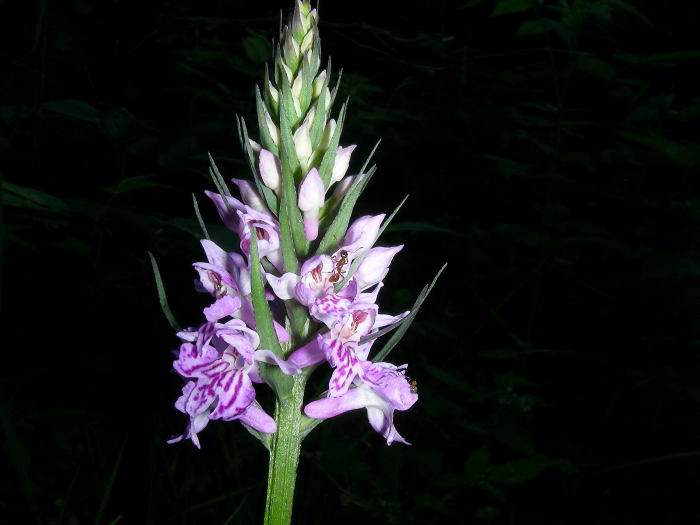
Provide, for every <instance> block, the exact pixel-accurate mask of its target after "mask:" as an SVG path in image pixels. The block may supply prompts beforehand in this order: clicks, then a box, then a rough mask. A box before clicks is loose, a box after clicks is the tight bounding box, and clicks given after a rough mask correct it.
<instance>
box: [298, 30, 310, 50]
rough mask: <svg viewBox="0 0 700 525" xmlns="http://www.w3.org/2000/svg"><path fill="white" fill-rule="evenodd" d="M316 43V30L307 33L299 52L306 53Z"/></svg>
mask: <svg viewBox="0 0 700 525" xmlns="http://www.w3.org/2000/svg"><path fill="white" fill-rule="evenodd" d="M313 43H314V32H313V31H309V32H308V33H306V36H305V37H304V40H302V42H301V46H300V47H299V52H300V53H301V54H302V55H303V54H304V53H306V52H307V51H308V50H309V49H311V46H312V45H313Z"/></svg>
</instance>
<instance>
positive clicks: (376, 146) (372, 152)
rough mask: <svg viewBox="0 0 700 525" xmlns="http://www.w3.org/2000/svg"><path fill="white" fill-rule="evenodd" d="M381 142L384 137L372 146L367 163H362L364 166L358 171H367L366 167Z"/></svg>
mask: <svg viewBox="0 0 700 525" xmlns="http://www.w3.org/2000/svg"><path fill="white" fill-rule="evenodd" d="M381 143H382V139H379V140H378V141H377V143H376V144H375V145H374V147H373V148H372V151H370V152H369V155H367V159H366V160H365V163H364V164H363V165H362V168H360V171H359V172H358V173H364V172H365V168H366V167H367V165H368V164H369V161H370V160H372V156H374V152H375V151H377V148H378V147H379V145H380V144H381Z"/></svg>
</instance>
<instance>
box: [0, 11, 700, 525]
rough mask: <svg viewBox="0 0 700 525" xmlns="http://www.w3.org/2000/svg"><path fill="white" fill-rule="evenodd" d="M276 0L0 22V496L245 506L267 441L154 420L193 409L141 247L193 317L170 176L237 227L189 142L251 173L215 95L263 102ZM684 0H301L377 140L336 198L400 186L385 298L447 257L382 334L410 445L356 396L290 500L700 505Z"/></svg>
mask: <svg viewBox="0 0 700 525" xmlns="http://www.w3.org/2000/svg"><path fill="white" fill-rule="evenodd" d="M413 5H415V7H409V6H413ZM288 7H289V6H288V5H287V4H286V2H283V3H271V4H264V5H263V4H262V3H260V2H243V1H233V0H229V1H223V0H219V1H211V2H205V3H202V4H201V5H196V6H195V4H193V3H191V2H184V1H172V0H171V1H165V0H155V1H153V2H151V3H150V4H149V5H148V6H146V5H145V4H144V3H142V2H135V1H125V0H123V1H120V2H117V1H115V2H89V1H87V0H70V1H66V2H61V3H49V2H47V1H46V0H38V1H37V2H31V3H24V4H22V8H23V9H24V10H25V12H24V13H23V15H24V16H22V17H18V18H16V19H14V18H13V19H12V20H9V19H6V20H4V23H5V24H6V25H10V24H13V25H14V26H15V27H13V28H9V27H8V28H6V34H11V33H10V29H15V31H16V32H17V35H18V36H17V37H16V38H13V39H12V40H11V41H10V42H8V43H7V45H6V46H5V47H4V48H3V49H2V51H1V53H2V54H3V57H4V58H5V59H6V66H5V74H4V75H3V78H2V81H1V84H0V153H1V164H0V170H1V171H0V180H1V188H2V199H1V203H2V208H1V210H0V221H1V222H0V225H1V226H2V229H1V232H2V244H1V249H2V258H1V259H0V261H1V265H2V295H1V301H2V303H1V305H0V308H1V309H2V321H3V327H4V328H5V329H4V333H5V334H8V333H9V339H7V340H6V342H5V344H4V345H3V347H4V357H5V360H4V367H3V371H2V376H1V377H2V397H1V398H0V399H1V400H2V401H0V423H1V425H2V432H1V433H0V435H1V436H2V438H1V441H0V444H1V446H2V459H0V461H1V462H2V463H0V464H1V465H2V466H3V471H4V472H6V475H5V476H3V477H2V479H1V480H0V516H3V518H0V522H2V523H31V522H34V523H47V524H62V523H71V524H73V523H89V522H95V523H117V522H123V523H154V524H161V523H163V524H164V523H233V522H234V521H236V522H243V523H255V522H259V521H260V520H261V517H262V510H263V501H264V490H265V480H266V473H267V457H266V453H265V450H264V449H262V447H260V445H259V444H258V443H257V442H255V441H254V440H252V439H250V436H249V435H248V434H247V433H246V432H245V430H244V429H243V428H241V426H240V425H238V424H237V423H232V424H218V425H217V424H212V425H210V426H209V428H207V430H206V431H205V433H203V434H202V441H203V450H202V451H197V450H195V449H194V448H193V447H191V446H190V445H189V444H182V445H179V446H166V445H165V444H164V441H165V440H166V439H167V438H168V437H170V436H171V435H174V434H177V433H179V432H180V431H181V429H182V427H183V426H184V423H185V421H184V418H183V417H181V414H179V413H177V412H176V411H175V410H174V409H173V408H172V403H173V402H174V400H175V399H176V397H177V395H178V393H179V389H180V387H181V381H180V380H179V379H178V378H177V377H176V376H175V375H174V374H172V373H170V372H169V369H170V361H171V359H172V356H171V354H170V352H169V351H170V350H174V349H175V348H177V344H178V343H177V340H176V339H175V337H174V336H173V335H172V334H171V332H170V331H169V328H168V325H167V323H166V321H165V319H164V317H163V316H162V313H161V312H160V311H159V307H158V302H157V296H156V292H155V286H154V284H153V279H152V274H151V269H150V263H149V261H148V258H147V255H146V250H149V249H150V250H151V251H152V252H153V253H154V254H155V256H156V258H157V259H158V261H159V263H160V268H161V272H162V274H163V279H164V281H165V285H166V289H167V291H168V294H169V299H170V303H171V306H172V308H173V311H174V314H175V316H176V317H177V319H178V320H179V321H180V323H181V324H183V325H190V324H196V323H198V322H199V321H200V315H201V314H200V311H201V308H202V307H203V306H204V298H203V297H201V296H197V295H196V294H195V293H194V291H193V290H192V287H191V283H192V280H193V278H194V273H193V271H192V269H191V267H190V264H191V262H193V261H198V260H201V259H202V257H203V254H202V253H200V251H201V250H200V247H199V243H198V241H197V239H198V238H199V228H198V226H197V223H196V219H195V216H194V213H193V211H192V204H191V199H192V197H191V193H195V194H196V195H197V196H198V198H199V201H200V208H201V209H202V212H203V214H204V216H205V220H206V221H207V223H208V228H209V231H210V233H211V234H212V237H213V238H214V239H215V240H217V241H218V242H220V243H222V244H223V245H224V246H226V247H227V248H228V249H235V246H236V245H237V242H236V241H235V240H234V239H233V238H232V236H230V235H228V233H227V231H226V230H225V229H224V228H223V227H222V226H220V225H219V224H218V220H217V217H216V214H215V212H214V211H213V210H212V209H211V207H210V206H209V205H208V204H209V203H208V202H205V201H206V198H204V197H203V195H202V190H204V189H207V188H210V183H209V181H208V178H207V175H206V166H207V161H206V154H207V152H211V153H212V154H213V155H214V157H215V158H216V160H217V163H218V164H219V166H220V167H221V168H222V171H223V172H224V175H225V176H227V177H233V176H246V175H245V173H246V166H245V165H244V163H243V157H242V155H241V154H240V152H239V150H238V140H237V137H236V136H235V121H234V115H236V114H239V115H242V116H243V117H244V118H245V119H246V120H247V121H248V122H249V123H253V122H254V120H253V118H254V104H253V98H252V86H253V84H254V83H255V82H260V81H261V79H262V74H263V64H264V62H265V61H266V60H268V59H269V58H270V54H271V44H270V42H271V39H272V38H273V37H275V36H276V34H275V32H276V27H277V25H278V20H279V9H280V8H284V9H287V8H288ZM698 15H700V7H699V6H696V5H694V4H688V3H684V2H680V1H678V0H673V1H670V2H665V3H657V2H652V1H651V0H629V1H622V0H537V1H535V0H498V1H496V0H463V1H447V0H442V1H435V0H433V1H427V0H425V1H422V2H416V3H414V4H405V3H402V4H399V3H392V2H388V3H387V5H382V7H376V8H369V7H363V8H362V9H360V8H359V7H357V6H355V5H353V6H352V7H350V5H348V4H342V5H341V4H340V3H337V2H323V5H322V6H321V36H322V41H323V50H324V55H325V56H326V57H327V56H328V54H330V55H332V57H333V63H334V70H336V71H337V70H338V67H339V66H342V67H343V68H344V73H343V80H342V84H341V88H340V93H341V96H342V97H345V96H350V100H351V103H350V108H349V113H348V119H347V121H346V126H345V129H344V134H343V140H342V143H343V144H348V143H355V144H358V148H357V150H356V154H355V155H356V158H355V159H354V163H353V164H352V165H351V169H352V166H355V169H357V168H359V165H360V164H359V163H360V162H361V160H362V159H364V156H366V155H367V153H368V152H369V151H370V150H371V148H372V146H373V145H374V143H375V141H376V139H377V138H379V137H382V138H383V141H382V145H381V147H380V149H379V152H378V153H377V156H376V157H375V160H376V161H377V162H378V164H379V168H380V171H379V173H378V175H377V177H375V178H374V179H373V183H372V184H373V186H372V187H371V188H370V189H369V190H368V191H367V192H366V193H365V195H366V197H365V200H363V201H361V202H360V203H359V205H358V212H360V213H379V212H382V211H387V210H391V209H393V208H394V206H395V205H396V204H398V202H399V201H400V200H401V198H402V197H403V196H404V195H405V194H406V193H409V194H410V195H411V197H410V198H409V200H408V201H407V203H406V205H405V206H404V208H403V209H402V210H401V212H400V215H399V216H397V218H396V219H395V220H394V222H393V223H392V226H391V227H390V228H389V229H388V230H387V232H386V234H385V239H383V243H384V244H397V243H405V244H406V247H405V248H404V250H403V251H402V253H401V254H400V255H399V256H398V257H397V258H396V259H395V261H394V263H393V265H392V271H391V272H390V274H389V277H388V278H387V280H386V282H385V284H386V287H385V288H384V289H383V291H382V293H381V294H380V305H381V306H382V309H383V311H386V312H398V311H401V310H402V309H405V308H407V307H409V306H410V305H411V304H412V302H413V299H414V297H415V296H416V295H417V294H418V292H419V291H420V289H421V288H422V287H423V285H425V284H426V283H427V282H429V281H430V279H431V278H432V276H433V275H434V273H435V272H436V271H437V269H438V268H439V267H440V266H441V265H442V263H443V262H445V261H447V262H448V263H449V266H448V268H447V270H446V272H445V274H444V275H443V277H442V278H441V281H440V282H438V285H437V286H436V288H435V290H434V291H433V292H432V294H431V296H430V297H429V298H428V301H427V302H426V303H425V306H424V308H423V309H422V311H421V314H420V315H419V316H418V318H417V320H416V322H415V323H414V325H413V327H412V328H411V330H412V332H411V335H410V336H409V337H407V338H405V339H404V340H403V342H402V345H401V347H400V348H397V349H395V351H394V354H393V355H392V359H393V360H394V361H395V362H397V364H400V363H403V362H407V363H409V374H410V375H411V377H415V378H417V380H418V382H419V386H420V394H421V398H420V400H419V403H417V404H416V405H415V407H414V408H413V409H412V410H411V411H410V412H408V413H397V417H396V420H397V427H398V429H399V430H400V432H401V433H402V434H403V435H404V436H405V437H406V438H407V439H408V440H409V441H411V442H413V443H414V445H413V446H412V447H400V446H398V445H395V446H392V447H390V448H387V447H386V446H385V444H384V443H383V440H382V439H381V437H379V436H377V435H376V434H375V433H374V432H373V431H372V430H371V428H370V427H369V425H367V423H366V416H365V414H364V413H360V412H358V413H354V414H350V415H346V416H343V417H341V418H337V419H336V420H334V421H332V422H330V423H325V424H323V425H321V426H319V428H318V429H317V430H315V431H314V432H313V433H312V434H311V435H310V436H309V438H308V439H307V440H306V441H305V442H304V445H303V456H302V461H301V468H300V477H299V482H298V485H297V502H296V510H295V512H296V520H297V522H298V523H328V522H330V521H331V520H333V521H334V522H335V521H339V520H340V521H345V520H346V518H347V520H348V521H349V520H350V519H362V520H365V521H367V522H369V523H441V522H447V520H448V518H449V519H451V520H452V522H455V523H462V522H464V523H489V524H500V523H517V524H520V523H522V524H529V523H537V524H543V523H552V524H554V523H630V524H633V523H655V524H656V523H683V524H687V523H694V522H697V521H698V519H700V511H698V509H697V507H696V506H694V505H693V501H694V498H695V497H696V496H697V489H698V479H699V470H698V458H699V457H700V446H699V445H698V442H699V439H700V420H699V419H698V417H697V414H698V408H699V403H700V368H699V367H698V357H697V351H698V346H699V344H700V324H699V323H698V318H699V315H700V301H698V297H699V296H700V243H699V242H698V235H697V231H698V225H699V222H700V215H699V214H698V207H699V206H700V192H698V183H697V180H698V166H699V164H700V148H699V147H698V146H699V141H698V138H699V137H698V131H697V130H698V117H699V116H700V89H698V88H699V87H700V86H699V85H698V84H699V82H698V80H697V78H696V71H697V65H698V58H700V47H698V46H697V38H696V31H697V30H696V28H695V27H694V24H695V21H696V20H697V18H698ZM252 127H253V128H254V126H252ZM318 375H319V377H318V379H317V383H318V384H317V385H312V387H311V388H310V389H309V390H310V392H311V393H313V392H315V388H314V387H315V386H318V387H320V385H321V384H322V382H323V380H324V378H323V377H322V376H323V374H318ZM258 391H259V395H260V396H261V397H262V400H261V401H262V402H263V404H264V405H265V406H267V407H270V406H271V405H270V401H271V400H270V398H269V397H265V395H264V394H262V389H258ZM338 516H341V517H340V518H339V517H338ZM450 516H452V517H451V518H450ZM454 516H458V517H457V518H455V517H454Z"/></svg>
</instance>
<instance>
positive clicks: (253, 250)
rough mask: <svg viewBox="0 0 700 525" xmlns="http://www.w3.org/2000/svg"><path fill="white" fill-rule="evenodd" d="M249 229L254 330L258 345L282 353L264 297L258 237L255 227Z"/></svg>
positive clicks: (278, 353)
mask: <svg viewBox="0 0 700 525" xmlns="http://www.w3.org/2000/svg"><path fill="white" fill-rule="evenodd" d="M248 228H250V229H251V231H250V289H251V300H252V302H253V311H254V313H255V331H256V332H257V333H258V335H259V336H260V346H259V348H263V349H265V350H272V351H273V352H274V353H275V354H277V355H279V356H281V355H282V347H281V346H280V342H279V340H278V339H277V333H276V332H275V325H274V323H273V322H272V312H270V306H269V305H268V304H267V299H266V298H265V283H264V282H263V277H262V272H261V271H260V255H259V254H258V238H257V234H256V232H255V229H254V228H252V227H251V226H248Z"/></svg>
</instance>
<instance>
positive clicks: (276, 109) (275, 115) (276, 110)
mask: <svg viewBox="0 0 700 525" xmlns="http://www.w3.org/2000/svg"><path fill="white" fill-rule="evenodd" d="M263 93H265V102H266V103H267V108H268V109H269V110H270V112H271V115H270V116H271V117H272V119H273V120H278V119H279V116H280V103H279V98H278V99H277V103H275V99H273V98H272V92H271V91H270V72H269V70H268V69H267V64H265V84H264V87H263ZM277 96H278V97H279V92H277Z"/></svg>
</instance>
